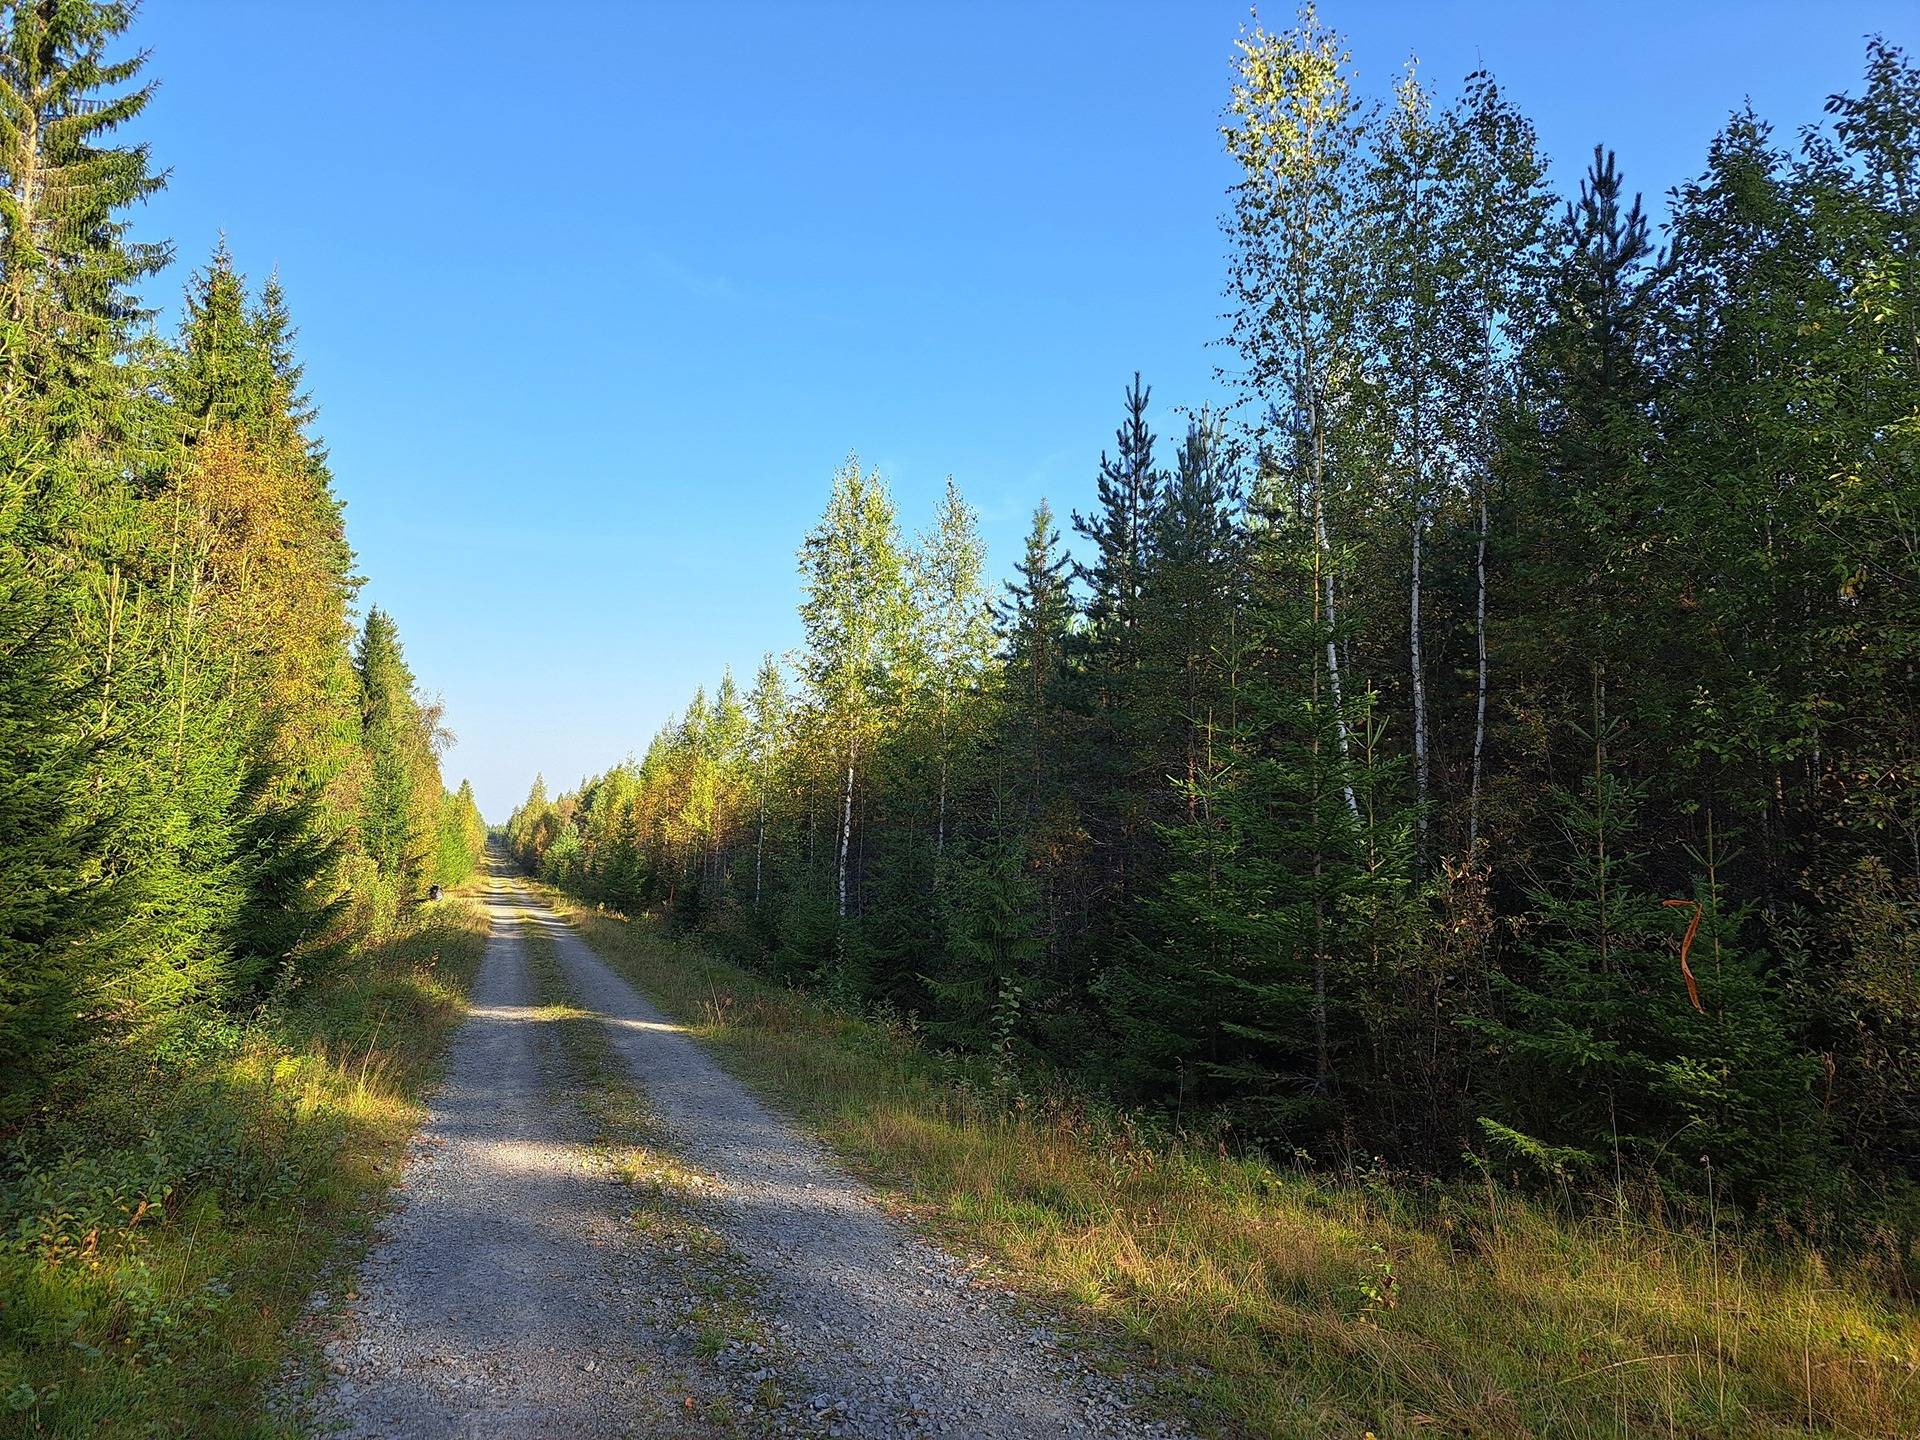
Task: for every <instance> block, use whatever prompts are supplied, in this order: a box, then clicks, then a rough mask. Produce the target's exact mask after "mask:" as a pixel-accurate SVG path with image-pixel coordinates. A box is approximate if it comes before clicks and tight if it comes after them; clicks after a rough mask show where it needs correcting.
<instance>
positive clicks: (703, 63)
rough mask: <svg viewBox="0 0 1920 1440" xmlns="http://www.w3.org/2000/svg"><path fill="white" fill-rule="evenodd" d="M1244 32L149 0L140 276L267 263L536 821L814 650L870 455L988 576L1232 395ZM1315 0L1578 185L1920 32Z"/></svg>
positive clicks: (1172, 20) (729, 12)
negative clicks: (835, 536)
mask: <svg viewBox="0 0 1920 1440" xmlns="http://www.w3.org/2000/svg"><path fill="white" fill-rule="evenodd" d="M1246 13H1247V12H1246V7H1245V6H1244V5H1243V4H1237V3H1235V4H1227V3H1211V0H1204V3H1203V0H1187V3H1171V0H1169V3H1164V4H1151V5H1148V4H1124V3H1107V4H1099V5H1094V4H1052V3H1025V4H1019V3H1012V0H1005V3H983V0H974V3H956V4H948V5H933V4H908V3H879V0H874V3H864V4H852V3H841V4H828V3H817V4H813V3H802V0H786V3H748V0H735V3H731V4H727V5H724V6H723V5H706V4H694V3H686V4H672V5H668V4H612V3H606V4H596V3H578V4H574V5H568V6H553V7H538V6H528V5H526V4H524V3H513V4H493V3H478V0H465V3H460V4H452V3H445V4H439V3H435V4H428V3H380V4H376V3H371V0H368V3H349V0H331V3H309V4H304V5H295V4H291V3H284V4H283V3H274V4H269V3H265V0H261V3H252V4H242V3H208V0H149V3H148V5H147V7H146V9H145V11H144V12H143V14H142V15H141V17H140V19H139V20H138V22H137V24H136V28H135V39H136V41H137V43H139V44H140V45H143V46H145V47H147V48H148V49H150V50H151V52H152V62H151V73H152V74H153V75H155V76H156V77H158V78H159V80H160V81H161V87H162V88H161V90H160V93H159V96H158V98H157V99H156V101H155V103H154V105H153V107H152V108H151V110H150V111H149V112H148V115H147V116H146V117H145V118H144V120H143V121H142V123H141V129H140V133H141V135H142V137H143V138H146V139H148V140H150V141H151V143H152V146H153V151H154V156H155V159H156V161H157V163H158V164H160V165H162V166H165V167H168V168H170V169H171V171H172V178H171V181H170V184H169V186H168V188H167V190H166V191H165V192H164V193H163V194H162V195H161V196H159V197H157V198H156V199H155V200H154V201H153V202H151V203H150V204H149V205H148V206H147V207H146V209H145V211H144V212H143V213H142V214H141V215H140V216H139V217H138V221H137V224H138V228H139V230H140V231H141V233H142V235H143V237H144V238H157V237H162V236H164V237H170V238H171V239H172V240H173V241H174V242H175V243H176V245H177V247H178V252H177V262H176V265H175V267H174V269H173V271H171V272H169V273H168V274H167V275H165V276H163V277H161V278H160V280H159V281H157V282H156V284H155V288H154V289H153V291H152V292H151V298H152V299H153V300H154V301H156V302H159V303H163V304H166V305H168V306H169V307H173V306H175V304H176V302H177V297H178V294H179V291H180V287H181V286H182V284H183V283H184V281H185V278H186V274H187V271H188V269H189V268H190V267H192V266H195V265H198V264H199V263H200V262H201V261H203V260H204V258H205V256H206V254H207V252H208V251H209V250H210V249H211V247H212V246H213V243H214V241H215V238H216V236H217V235H218V234H219V233H220V232H221V231H222V230H224V231H225V232H226V234H227V237H228V241H229V243H230V244H231V246H232V248H233V250H234V253H235V255H236V257H237V259H238V260H239V263H240V264H241V265H242V267H243V268H245V269H247V270H248V271H249V272H251V273H252V274H253V275H254V276H255V277H256V278H258V277H259V276H261V275H263V274H264V273H265V272H267V271H268V270H270V269H273V268H276V267H277V268H278V270H279V272H280V275H281V278H282V281H283V283H284V284H285V286H286V288H287V292H288V295H289V299H290V302H291V305H292V308H293V312H294V316H295V319H296V320H297V322H298V323H299V325H300V329H301V339H302V347H301V348H302V351H303V354H304V356H305V359H306V362H307V375H308V380H309V382H310V384H311V388H312V390H313V394H314V398H315V399H316V400H317V401H318V403H319V406H320V415H321V429H322V431H323V433H324V435H325V437H326V439H327V441H328V443H329V445H330V447H331V450H332V455H333V465H334V472H335V476H336V481H337V484H338V488H339V490H340V493H341V494H342V496H343V497H344V498H345V499H346V501H347V505H348V510H347V515H348V525H349V532H350V535H351V538H352V541H353V543H354V545H355V547H356V549H357V551H358V553H359V556H360V565H361V569H362V571H363V573H365V574H366V575H367V576H368V577H369V581H368V584H367V586H366V588H365V590H364V592H363V600H365V601H368V602H373V603H378V604H380V605H383V606H386V607H387V608H389V609H390V610H392V611H393V612H394V614H395V615H396V617H397V618H398V620H399V623H400V629H401V634H402V636H403V637H404V639H405V641H406V644H407V649H408V654H409V657H410V659H411V660H412V663H413V667H414V669H415V671H416V673H417V674H418V675H419V677H420V680H421V683H422V685H423V687H424V688H426V689H427V690H429V691H434V692H439V693H440V694H442V695H443V696H444V697H445V700H446V702H447V707H448V713H449V717H450V719H451V721H452V723H453V726H454V728H455V729H456V730H457V731H458V733H459V735H460V743H459V745H458V747H457V748H456V749H455V750H454V751H453V753H452V754H451V755H450V756H449V757H448V759H447V762H446V769H447V772H448V775H449V778H450V780H453V779H457V777H460V776H471V778H472V779H473V781H474V785H475V789H476V791H477V792H478V795H479V799H480V803H481V807H482V809H483V810H484V811H485V812H486V814H487V815H488V817H489V818H490V819H493V820H504V819H505V817H506V814H507V812H508V811H509V810H510V809H511V807H512V806H513V805H514V804H516V803H517V802H518V801H519V799H520V798H521V797H522V796H524V794H525V792H526V788H527V786H528V784H529V783H530V781H531V779H532V777H533V774H534V772H535V771H536V770H544V771H545V773H546V775H547V778H548V780H549V781H550V782H551V783H552V784H553V786H554V788H556V789H558V788H563V787H565V786H569V785H571V784H573V783H574V782H575V781H577V780H578V779H579V778H580V777H581V776H583V775H585V774H587V773H590V772H594V771H598V770H600V769H603V768H605V767H606V766H607V765H608V764H610V763H611V762H613V761H615V760H617V759H619V758H620V757H621V756H622V755H624V754H625V753H627V752H628V751H629V750H639V749H642V748H644V747H645V744H646V741H647V739H648V737H649V736H650V735H651V734H652V733H653V732H654V730H655V729H657V728H658V726H659V725H660V724H661V722H662V721H663V720H665V719H666V718H667V717H668V716H669V715H670V714H672V713H675V712H677V711H678V710H679V709H680V708H682V707H683V706H684V704H685V703H686V700H687V698H688V697H689V695H690V694H691V692H692V690H693V687H694V686H695V685H696V684H699V683H702V682H705V683H707V684H709V685H711V684H712V682H713V681H714V680H716V679H717V677H718V676H719V673H720V670H721V667H722V666H723V665H725V664H729V663H730V664H731V665H732V666H733V667H734V670H735V673H736V674H738V675H740V676H741V677H742V678H743V679H747V678H750V677H751V674H752V671H753V668H754V665H755V663H756V662H757V660H758V658H759V656H760V654H761V652H762V651H763V650H767V649H773V650H785V649H787V648H789V647H790V646H792V645H794V644H795V643H796V642H797V641H798V639H799V630H798V625H797V623H796V621H795V619H794V613H793V607H794V601H795V598H796V593H797V581H796V577H795V573H794V561H793V553H794V549H795V547H796V546H797V544H798V542H799V540H800V537H801V535H802V534H803V533H804V532H805V530H806V529H807V527H808V526H809V525H810V524H811V523H812V521H813V520H814V518H815V516H816V515H817V514H818V512H819V510H820V508H821V505H822V503H823V501H824V499H825V493H826V487H827V481H828V477H829V475H830V473H831V472H832V470H833V468H834V466H835V465H836V464H837V463H838V462H839V461H840V460H841V459H843V458H844V457H845V456H846V454H847V453H848V452H849V451H850V450H857V451H858V452H859V454H860V455H861V457H862V458H863V459H864V460H866V461H868V462H870V463H872V464H875V465H877V466H879V467H880V468H881V470H882V471H883V472H884V473H885V474H886V475H887V476H888V477H889V478H890V480H891V481H892V483H893V486H894V489H895V493H896V496H897V497H898V500H899V502H900V509H901V513H902V518H903V520H904V522H905V524H906V525H907V527H908V528H909V530H918V529H919V528H921V527H922V526H923V525H925V524H926V523H927V521H928V519H929V518H930V516H931V513H932V508H933V504H934V501H935V499H936V498H937V496H938V494H939V490H940V486H941V484H942V482H943V480H944V478H945V477H946V476H947V475H948V474H949V473H951V474H952V475H954V476H955V478H956V479H957V480H958V481H959V483H960V485H961V487H962V489H963V490H964V491H965V492H966V494H967V495H968V496H969V498H970V499H971V500H972V501H973V502H974V503H975V504H976V505H977V506H978V507H979V508H980V509H981V511H982V512H983V517H984V527H985V530H986V535H987V539H988V542H989V546H990V553H991V561H990V563H991V566H992V569H993V571H994V573H995V575H996V577H998V576H999V575H1001V574H1003V573H1004V572H1005V571H1006V569H1007V567H1008V566H1009V565H1010V563H1011V561H1012V559H1013V558H1014V556H1015V554H1016V553H1017V547H1018V545H1019V542H1020V538H1021V536H1022V535H1023V534H1024V531H1025V528H1026V524H1027V520H1028V517H1029V516H1030V514H1031V511H1032V507H1033V505H1034V503H1035V502H1036V501H1037V500H1038V499H1039V498H1040V497H1041V496H1042V495H1044V496H1046V497H1047V498H1048V499H1049V500H1051V501H1052V503H1053V505H1054V508H1055V510H1056V511H1058V512H1060V513H1061V514H1062V516H1063V517H1064V515H1065V513H1066V512H1067V511H1069V510H1071V509H1072V508H1073V507H1074V506H1076V505H1078V506H1082V507H1084V506H1085V505H1086V504H1087V503H1088V497H1089V495H1090V492H1091V489H1092V475H1093V472H1094V467H1095V463H1096V461H1097V458H1098V455H1099V452H1100V450H1101V448H1102V446H1103V445H1107V444H1109V443H1110V441H1111V436H1112V432H1113V428H1114V424H1115V422H1116V420H1117V416H1118V409H1119V400H1120V394H1121V391H1122V389H1123V387H1124V385H1125V383H1126V381H1127V379H1128V377H1129V376H1130V375H1131V373H1132V372H1133V371H1134V370H1135V369H1136V368H1137V369H1139V370H1141V371H1142V372H1144V374H1145V376H1146V378H1147V380H1148V382H1149V383H1150V384H1152V385H1153V387H1154V399H1155V403H1156V408H1157V409H1158V410H1159V411H1160V412H1161V415H1162V418H1163V420H1164V421H1166V422H1167V423H1169V424H1170V423H1171V418H1170V415H1169V413H1168V412H1170V410H1171V408H1172V407H1173V406H1174V405H1176V404H1198V403H1200V402H1202V401H1204V400H1206V399H1207V398H1209V396H1210V395H1212V394H1213V393H1214V391H1213V383H1214V382H1213V380H1212V378H1211V377H1212V370H1213V367H1214V365H1215V363H1216V362H1217V361H1219V360H1220V359H1221V358H1222V357H1221V354H1220V352H1219V351H1218V350H1217V349H1214V348H1212V345H1211V342H1212V341H1213V340H1214V339H1215V338H1216V337H1217V336H1218V335H1219V333H1220V332H1221V328H1222V327H1221V322H1220V321H1219V319H1218V315H1219V312H1220V310H1221V308H1222V302H1221V299H1220V295H1219V292H1220V284H1221V277H1222V274H1223V262H1222V257H1223V249H1224V246H1223V240H1222V237H1221V234H1220V230H1219V221H1218V217H1219V214H1220V211H1221V209H1222V205H1223V196H1224V190H1225V187H1226V185H1227V183H1228V180H1229V178H1230V177H1229V175H1228V171H1227V168H1226V163H1225V161H1224V159H1223V158H1222V156H1221V154H1220V151H1219V145H1218V139H1217V130H1216V126H1217V122H1218V115H1219V110H1220V107H1221V104H1222V102H1223V100H1224V99H1225V97H1226V91H1227V85H1228V74H1229V64H1230V59H1231V55H1232V42H1233V38H1234V36H1235V34H1236V32H1237V28H1238V26H1239V25H1240V23H1241V22H1242V21H1243V20H1244V19H1245V17H1246ZM1264 14H1265V17H1266V19H1267V20H1268V22H1269V23H1270V24H1274V25H1280V24H1284V23H1285V22H1286V21H1287V20H1288V19H1289V18H1290V16H1291V8H1290V7H1282V6H1268V7H1267V8H1266V10H1265V12H1264ZM1322 15H1323V17H1324V18H1326V19H1327V20H1328V21H1330V22H1331V23H1333V24H1334V25H1336V26H1338V27H1339V28H1341V29H1342V30H1344V31H1345V32H1346V33H1347V34H1348V36H1349V37H1350V39H1351V41H1352V44H1353V49H1354V55H1355V61H1356V64H1357V66H1358V69H1359V72H1360V79H1361V84H1362V86H1363V88H1364V89H1366V90H1368V91H1370V92H1374V93H1384V92H1385V89H1386V87H1387V85H1388V84H1389V83H1390V81H1391V79H1392V77H1393V75H1394V73H1395V71H1396V70H1397V69H1398V67H1399V66H1400V65H1401V64H1402V63H1403V61H1404V60H1405V58H1406V57H1407V55H1408V53H1409V52H1414V53H1417V54H1418V55H1419V57H1420V60H1421V66H1422V70H1423V73H1425V74H1426V75H1427V76H1428V77H1429V78H1430V79H1432V80H1433V81H1434V82H1436V83H1437V84H1439V85H1440V86H1441V87H1442V91H1443V94H1444V93H1446V92H1447V91H1448V90H1449V89H1450V87H1451V86H1452V85H1453V84H1454V83H1455V82H1456V81H1457V80H1458V79H1459V77H1461V76H1462V75H1464V74H1465V73H1466V72H1468V71H1469V70H1472V69H1474V68H1476V66H1478V65H1479V64H1482V63H1484V64H1486V65H1487V66H1489V67H1490V68H1491V69H1492V70H1493V71H1494V73H1495V74H1496V75H1497V76H1498V77H1499V79H1500V80H1501V82H1502V83H1503V84H1504V85H1505V86H1506V87H1507V88H1508V90H1509V91H1510V92H1511V93H1512V95H1513V96H1514V98H1515V99H1516V101H1517V102H1518V103H1519V104H1520V105H1521V106H1522V107H1523V108H1524V109H1525V110H1526V111H1527V112H1528V113H1529V114H1530V115H1532V116H1533V118H1534V120H1535V122H1536V124H1537V125H1538V127H1539V129H1540V133H1541V138H1542V142H1543V144H1544V146H1545V148H1546V149H1547V151H1548V152H1549V153H1550V155H1551V156H1552V157H1553V159H1554V162H1555V174H1556V178H1557V180H1558V181H1559V183H1560V184H1561V185H1562V186H1563V187H1564V188H1568V189H1571V188H1572V187H1573V185H1574V184H1575V183H1576V182H1577V179H1578V175H1579V172H1580V170H1581V168H1582V166H1583V165H1584V163H1585V161H1586V159H1587V157H1588V155H1589V154H1590V153H1591V150H1592V147H1593V145H1594V143H1595V142H1596V141H1601V140H1604V141H1605V142H1607V143H1608V144H1610V145H1612V146H1613V147H1615V148H1616V149H1617V151H1618V152H1619V155H1620V162H1621V165H1622V167H1623V169H1624V171H1625V173H1626V175H1627V178H1628V180H1629V182H1630V183H1632V184H1634V185H1636V186H1638V187H1640V188H1642V189H1644V190H1645V191H1646V192H1647V193H1648V195H1649V197H1650V199H1651V198H1653V197H1657V196H1659V195H1660V194H1661V193H1663V192H1664V191H1665V190H1666V189H1667V188H1668V187H1669V186H1670V185H1672V184H1674V183H1675V182H1676V181H1678V180H1680V179H1681V178H1683V177H1685V176H1687V175H1689V174H1692V173H1694V172H1696V171H1697V170H1698V169H1699V167H1700V165H1701V162H1702V159H1703V157H1704V154H1705V149H1706V145H1707V142H1708V140H1709V139H1710V137H1711V136H1712V134H1713V133H1714V131H1715V130H1716V129H1717V128H1718V127H1719V125H1720V123H1721V122H1722V121H1723V120H1724V118H1725V116H1726V114H1727V112H1728V111H1729V110H1731V109H1732V108H1734V107H1735V106H1737V105H1739V104H1740V103H1741V102H1742V101H1743V100H1744V99H1746V98H1748V97H1751V99H1752V101H1753V103H1754V104H1755V106H1756V108H1758V110H1759V111H1760V113H1761V114H1763V115H1764V116H1766V117H1768V118H1770V119H1772V120H1774V121H1775V122H1776V123H1777V124H1778V125H1779V127H1780V128H1781V130H1782V131H1783V132H1785V131H1790V130H1792V129H1793V128H1794V127H1797V126H1799V125H1801V124H1804V123H1807V122H1809V121H1813V120H1816V119H1817V118H1818V117H1819V113H1820V104H1821V101H1822V100H1823V99H1824V97H1825V96H1826V95H1827V94H1828V93H1830V92H1831V91H1833V90H1836V89H1842V88H1852V87H1856V86H1857V83H1858V76H1859V71H1860V67H1861V57H1862V53H1863V45H1862V37H1863V36H1864V35H1866V34H1867V33H1869V32H1873V31H1879V32H1882V33H1885V34H1887V35H1888V36H1889V37H1890V38H1892V39H1894V40H1896V41H1903V42H1907V43H1911V42H1912V40H1913V39H1914V38H1915V37H1914V35H1913V32H1914V30H1915V29H1916V28H1917V27H1916V26H1915V24H1914V21H1915V11H1914V8H1913V5H1912V3H1911V0H1902V3H1845V0H1828V3H1825V4H1822V5H1819V6H1809V5H1805V4H1794V3H1744V4H1735V3H1705V0H1681V3H1674V0H1667V3H1663V4H1639V3H1609V4H1587V3H1573V0H1554V3H1541V0H1533V3H1444V0H1408V3H1390V0H1371V3H1362V0H1346V3H1340V0H1330V3H1326V4H1324V5H1323V6H1322ZM1163 428H1166V427H1165V426H1164V425H1163Z"/></svg>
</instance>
